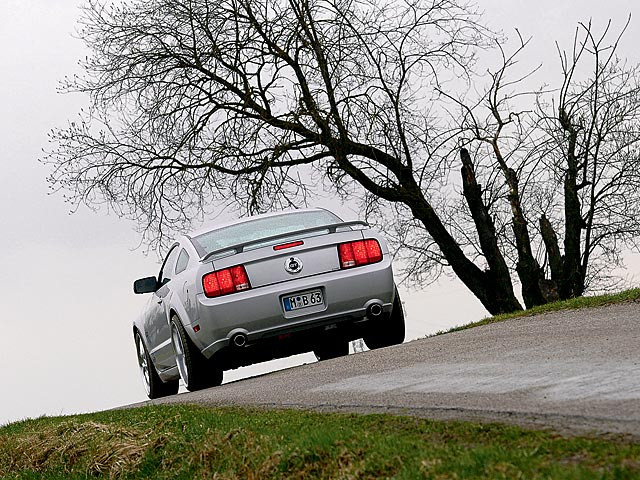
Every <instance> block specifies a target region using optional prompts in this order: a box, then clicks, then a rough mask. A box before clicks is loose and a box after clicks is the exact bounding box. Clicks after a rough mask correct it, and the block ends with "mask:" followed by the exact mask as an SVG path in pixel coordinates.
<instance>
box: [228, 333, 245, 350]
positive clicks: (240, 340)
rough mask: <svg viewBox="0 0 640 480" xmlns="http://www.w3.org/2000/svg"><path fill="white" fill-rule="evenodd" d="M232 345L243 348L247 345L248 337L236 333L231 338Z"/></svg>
mask: <svg viewBox="0 0 640 480" xmlns="http://www.w3.org/2000/svg"><path fill="white" fill-rule="evenodd" d="M231 344H232V345H233V346H235V347H238V348H242V347H244V346H245V345H246V344H247V336H246V335H245V334H244V333H236V334H235V335H234V336H233V337H231Z"/></svg>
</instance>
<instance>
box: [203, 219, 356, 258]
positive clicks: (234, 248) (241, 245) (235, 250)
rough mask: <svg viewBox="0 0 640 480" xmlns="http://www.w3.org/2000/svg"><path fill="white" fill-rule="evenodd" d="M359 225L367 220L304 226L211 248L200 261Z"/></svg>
mask: <svg viewBox="0 0 640 480" xmlns="http://www.w3.org/2000/svg"><path fill="white" fill-rule="evenodd" d="M358 225H359V226H361V227H368V226H369V224H368V223H367V222H362V221H360V220H356V221H353V222H340V223H332V224H329V225H321V226H318V227H311V228H304V229H302V230H295V231H293V232H286V233H281V234H278V235H272V236H270V237H263V238H258V239H256V240H250V241H248V242H243V243H237V244H235V245H231V246H229V247H225V248H220V249H218V250H213V251H211V252H209V253H207V254H206V255H205V256H204V257H202V258H201V259H200V261H201V262H204V261H206V260H208V259H209V258H211V257H213V256H215V255H217V254H219V253H223V252H232V251H233V254H232V255H235V254H237V253H241V252H244V249H245V248H246V247H248V246H250V245H255V244H256V243H266V242H271V241H274V240H279V239H281V238H287V237H291V236H293V235H303V234H305V233H311V232H317V231H320V230H329V233H336V230H338V229H339V228H346V227H354V226H358Z"/></svg>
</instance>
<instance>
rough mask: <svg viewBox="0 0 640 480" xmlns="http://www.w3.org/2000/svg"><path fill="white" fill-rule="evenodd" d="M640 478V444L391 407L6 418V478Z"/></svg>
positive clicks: (189, 409)
mask: <svg viewBox="0 0 640 480" xmlns="http://www.w3.org/2000/svg"><path fill="white" fill-rule="evenodd" d="M95 476H98V477H104V478H108V477H123V478H160V479H161V478H171V479H173V478H178V479H179V478H184V479H191V478H217V479H231V478H242V479H244V478H247V479H278V478H295V479H306V478H344V479H348V478H398V479H412V478H434V479H435V478H438V479H445V478H496V479H498V478H554V479H564V478H585V479H589V478H594V479H595V478H598V479H600V478H617V479H632V478H640V445H639V444H637V443H632V442H630V441H624V440H622V439H620V440H605V439H588V438H563V437H560V436H558V435H555V434H552V433H548V432H540V431H527V430H523V429H520V428H518V427H513V426H503V425H478V424H472V423H464V422H435V421H429V420H423V419H417V418H410V417H394V416H387V415H348V414H318V413H308V412H300V411H261V410H243V409H207V408H204V407H195V406H157V407H145V408H139V409H131V410H120V411H110V412H101V413H95V414H89V415H80V416H73V417H56V418H40V419H36V420H28V421H24V422H18V423H15V424H11V425H8V426H5V427H2V428H0V477H3V478H20V479H32V478H85V477H95Z"/></svg>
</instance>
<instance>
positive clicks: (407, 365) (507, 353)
mask: <svg viewBox="0 0 640 480" xmlns="http://www.w3.org/2000/svg"><path fill="white" fill-rule="evenodd" d="M153 403H195V404H201V405H211V406H239V405H246V406H259V407H266V408H302V409H313V410H318V411H349V412H359V413H382V412H384V413H394V414H403V415H416V416H419V417H425V418H432V419H439V420H452V419H454V420H471V421H482V422H485V421H488V422H506V423H515V424H518V425H522V426H527V427H534V428H540V427H542V428H546V427H549V428H553V429H555V430H558V431H559V432H561V433H566V434H585V433H590V434H598V435H620V434H621V435H625V436H631V437H632V438H634V439H640V304H638V303H625V304H619V305H612V306H608V307H600V308H595V309H586V310H571V311H561V312H554V313H548V314H544V315H539V316H535V317H523V318H518V319H512V320H508V321H506V322H501V323H494V324H489V325H484V326H480V327H476V328H472V329H469V330H463V331H459V332H454V333H449V334H446V335H441V336H436V337H432V338H426V339H421V340H416V341H412V342H409V343H406V344H403V345H399V346H396V347H391V348H386V349H381V350H375V351H370V352H365V353H360V354H357V355H350V356H348V357H343V358H338V359H335V360H330V361H326V362H320V363H314V364H308V365H303V366H300V367H295V368H290V369H287V370H281V371H277V372H273V373H270V374H267V375H262V376H259V377H253V378H249V379H245V380H240V381H237V382H233V383H229V384H225V385H222V386H221V387H217V388H212V389H208V390H203V391H199V392H194V393H185V394H181V395H177V396H174V397H169V398H165V399H161V400H156V401H153V402H143V403H140V404H136V405H131V406H138V405H148V404H153Z"/></svg>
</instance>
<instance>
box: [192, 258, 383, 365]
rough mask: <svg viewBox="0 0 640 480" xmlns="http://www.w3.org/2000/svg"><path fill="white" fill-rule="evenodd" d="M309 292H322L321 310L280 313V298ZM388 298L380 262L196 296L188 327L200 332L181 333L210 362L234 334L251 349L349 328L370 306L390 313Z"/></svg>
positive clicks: (319, 307)
mask: <svg viewBox="0 0 640 480" xmlns="http://www.w3.org/2000/svg"><path fill="white" fill-rule="evenodd" d="M314 289H320V290H321V291H322V293H323V297H324V304H322V305H318V306H313V307H309V308H305V309H301V310H296V311H293V312H285V311H284V307H283V304H282V298H283V297H284V296H287V295H290V294H295V293H299V292H303V291H307V290H314ZM393 296H394V283H393V271H392V268H391V261H390V260H389V259H388V258H385V259H384V260H383V261H382V262H380V263H377V264H373V265H367V266H363V267H357V268H353V269H350V270H339V271H334V272H329V273H323V274H320V275H315V276H312V277H306V278H300V279H295V280H290V281H288V282H282V283H279V284H276V285H269V286H265V287H259V288H255V289H252V290H248V291H246V292H240V293H235V294H232V295H228V296H225V297H219V298H207V297H206V296H204V295H203V294H200V295H198V296H197V312H198V315H197V317H198V319H197V320H196V321H194V324H195V323H197V324H198V326H199V327H200V329H199V331H198V332H197V333H195V332H194V331H193V328H190V327H187V331H188V332H189V335H190V336H191V338H192V340H193V341H194V343H195V344H196V345H197V346H198V347H199V348H200V350H201V351H202V353H203V354H204V356H205V357H207V358H210V357H211V356H213V355H214V354H215V353H216V352H218V351H220V350H222V349H224V348H226V347H228V346H230V343H231V337H232V336H233V335H234V334H235V333H238V332H242V333H243V334H245V335H246V336H247V339H248V345H249V346H251V345H252V344H257V343H261V342H262V341H265V342H267V341H268V340H271V339H273V338H274V337H276V338H277V337H278V336H280V335H283V334H288V333H296V332H302V331H305V330H313V329H318V328H322V327H323V326H326V327H328V328H331V327H332V326H333V325H334V324H336V325H338V324H341V323H354V322H357V321H359V320H362V319H363V318H364V317H365V315H366V311H367V308H368V307H369V306H370V305H371V304H373V303H379V304H381V305H382V307H383V311H384V312H385V313H387V314H388V313H390V312H391V309H392V306H393ZM267 343H268V342H267ZM240 353H241V352H239V354H240Z"/></svg>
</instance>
